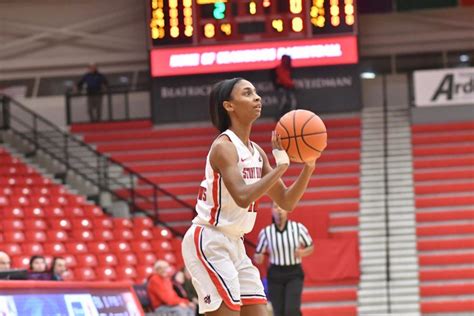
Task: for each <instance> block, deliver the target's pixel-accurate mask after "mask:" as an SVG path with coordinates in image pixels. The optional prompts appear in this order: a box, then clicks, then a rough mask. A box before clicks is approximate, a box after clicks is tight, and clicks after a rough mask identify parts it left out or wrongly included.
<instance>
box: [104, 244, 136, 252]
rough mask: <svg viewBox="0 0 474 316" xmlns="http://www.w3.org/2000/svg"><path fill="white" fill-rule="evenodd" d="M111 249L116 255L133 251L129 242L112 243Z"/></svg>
mask: <svg viewBox="0 0 474 316" xmlns="http://www.w3.org/2000/svg"><path fill="white" fill-rule="evenodd" d="M109 248H110V251H112V252H114V253H122V252H129V251H131V250H132V249H131V248H130V245H129V244H128V242H125V241H110V242H109Z"/></svg>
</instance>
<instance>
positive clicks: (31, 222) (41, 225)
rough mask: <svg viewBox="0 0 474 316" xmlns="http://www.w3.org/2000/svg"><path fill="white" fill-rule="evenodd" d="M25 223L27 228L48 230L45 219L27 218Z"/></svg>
mask: <svg viewBox="0 0 474 316" xmlns="http://www.w3.org/2000/svg"><path fill="white" fill-rule="evenodd" d="M23 223H24V224H25V229H26V230H46V229H48V224H46V221H45V220H44V219H40V218H34V219H25V220H24V221H23Z"/></svg>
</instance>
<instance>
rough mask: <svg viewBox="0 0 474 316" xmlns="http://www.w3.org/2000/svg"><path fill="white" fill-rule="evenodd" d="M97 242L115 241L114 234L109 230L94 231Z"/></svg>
mask: <svg viewBox="0 0 474 316" xmlns="http://www.w3.org/2000/svg"><path fill="white" fill-rule="evenodd" d="M94 238H95V240H102V241H109V240H114V239H115V237H114V234H113V233H112V231H111V230H108V229H94Z"/></svg>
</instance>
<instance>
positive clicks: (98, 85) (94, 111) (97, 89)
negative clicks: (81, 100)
mask: <svg viewBox="0 0 474 316" xmlns="http://www.w3.org/2000/svg"><path fill="white" fill-rule="evenodd" d="M84 84H85V85H86V92H87V111H88V113H89V118H90V121H91V122H98V121H100V120H101V116H102V96H103V94H102V92H103V90H104V89H107V88H108V86H109V83H108V81H107V78H105V76H104V75H103V74H101V73H100V72H99V70H98V69H97V65H96V64H90V65H89V71H88V72H87V73H86V74H85V75H84V76H82V78H81V80H79V82H78V83H77V89H78V91H79V92H80V91H81V90H82V87H83V85H84Z"/></svg>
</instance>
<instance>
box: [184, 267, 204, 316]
mask: <svg viewBox="0 0 474 316" xmlns="http://www.w3.org/2000/svg"><path fill="white" fill-rule="evenodd" d="M183 273H184V284H183V287H184V289H185V290H186V293H188V299H189V300H190V301H191V302H193V303H194V304H195V305H196V306H198V304H199V301H198V295H197V292H196V289H195V288H194V285H193V281H192V277H191V274H190V273H189V271H188V269H186V267H184V268H183ZM197 315H201V314H199V312H198V308H196V316H197Z"/></svg>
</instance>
